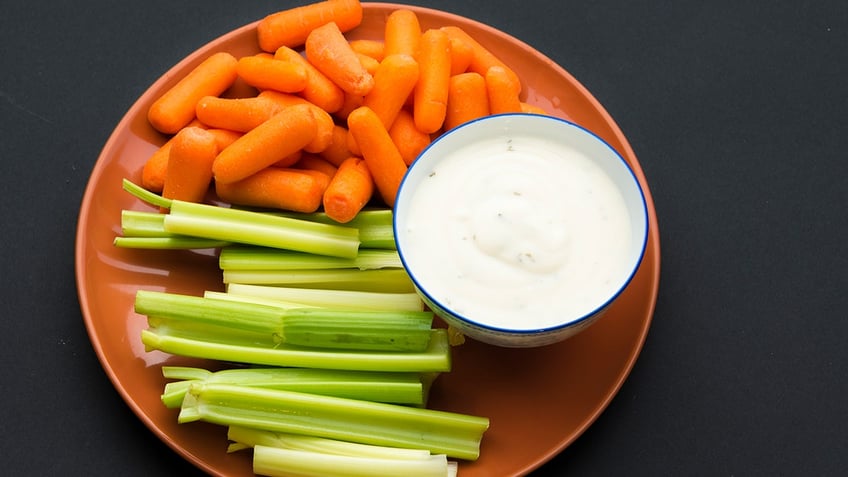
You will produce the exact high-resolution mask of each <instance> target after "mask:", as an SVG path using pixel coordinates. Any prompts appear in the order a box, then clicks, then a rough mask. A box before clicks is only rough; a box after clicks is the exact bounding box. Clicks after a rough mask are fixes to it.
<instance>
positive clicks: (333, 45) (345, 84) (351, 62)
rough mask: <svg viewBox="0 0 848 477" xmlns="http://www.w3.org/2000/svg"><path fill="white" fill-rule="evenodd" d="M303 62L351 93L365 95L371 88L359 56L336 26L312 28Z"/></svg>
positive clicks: (369, 76)
mask: <svg viewBox="0 0 848 477" xmlns="http://www.w3.org/2000/svg"><path fill="white" fill-rule="evenodd" d="M306 59H307V60H309V62H310V63H312V64H313V65H314V66H315V67H316V68H318V70H319V71H321V72H322V73H324V74H325V75H327V77H328V78H330V79H331V80H333V82H334V83H336V84H337V85H338V86H339V87H340V88H341V89H343V90H344V91H345V92H347V93H350V94H356V95H365V94H367V93H368V92H369V91H371V88H372V87H374V77H373V76H371V74H370V73H368V71H366V70H365V67H364V66H362V63H361V62H360V61H359V56H357V54H356V52H355V51H353V48H351V47H350V43H348V41H347V39H346V38H345V37H344V35H343V34H342V32H341V30H339V27H338V25H336V24H335V23H327V24H326V25H323V26H320V27H318V28H315V29H314V30H312V31H311V32H310V33H309V36H308V37H307V38H306Z"/></svg>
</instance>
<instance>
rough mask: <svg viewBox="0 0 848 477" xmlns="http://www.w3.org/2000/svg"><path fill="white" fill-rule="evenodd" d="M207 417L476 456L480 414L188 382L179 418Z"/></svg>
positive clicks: (484, 424)
mask: <svg viewBox="0 0 848 477" xmlns="http://www.w3.org/2000/svg"><path fill="white" fill-rule="evenodd" d="M193 421H206V422H211V423H214V424H220V425H225V426H244V427H252V428H256V429H262V430H267V431H274V432H289V433H292V434H305V435H313V436H316V437H325V438H329V439H338V440H343V441H349V442H358V443H361V444H372V445H382V446H389V447H401V448H409V449H426V450H428V451H430V452H431V453H433V454H445V455H447V456H449V457H455V458H460V459H467V460H475V459H477V457H478V456H479V452H480V441H481V439H482V437H483V433H484V432H485V431H486V430H487V429H488V427H489V420H488V419H487V418H485V417H478V416H471V415H466V414H460V413H453V412H447V411H440V410H434V409H426V408H415V407H408V406H400V405H396V404H385V403H376V402H369V401H362V400H356V399H345V398H337V397H330V396H318V395H315V394H309V393H299V392H292V391H280V390H271V389H258V388H249V387H244V386H232V385H227V384H213V383H195V384H192V385H191V387H190V388H189V390H188V392H187V393H186V395H185V398H184V399H183V405H182V407H181V409H180V414H179V417H178V422H180V423H187V422H193Z"/></svg>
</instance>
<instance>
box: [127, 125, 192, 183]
mask: <svg viewBox="0 0 848 477" xmlns="http://www.w3.org/2000/svg"><path fill="white" fill-rule="evenodd" d="M193 126H196V127H205V126H204V125H203V123H201V122H200V121H198V120H197V119H194V120H192V121H191V122H190V123H189V124H188V125H187V126H186V127H193ZM174 137H175V136H171V137H170V138H168V140H167V141H165V144H162V145H161V146H160V147H159V149H157V150H156V151H154V152H153V154H151V155H150V157H148V158H147V160H146V161H145V162H144V166H143V167H142V169H141V186H142V187H144V188H145V189H147V190H149V191H151V192H156V193H157V194H158V193H161V192H162V189H163V188H164V187H165V176H166V175H168V155H169V154H170V153H171V144H173V142H174Z"/></svg>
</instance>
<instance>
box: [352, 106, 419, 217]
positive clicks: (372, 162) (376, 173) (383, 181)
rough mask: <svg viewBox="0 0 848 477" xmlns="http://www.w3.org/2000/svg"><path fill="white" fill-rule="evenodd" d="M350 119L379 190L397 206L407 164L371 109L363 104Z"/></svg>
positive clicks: (384, 197)
mask: <svg viewBox="0 0 848 477" xmlns="http://www.w3.org/2000/svg"><path fill="white" fill-rule="evenodd" d="M347 122H348V129H349V130H350V132H351V134H352V136H353V138H354V140H355V141H356V144H357V145H358V146H359V148H360V150H361V151H362V157H363V159H365V162H366V163H367V164H368V169H369V170H370V171H371V177H372V178H373V179H374V185H375V186H376V188H377V191H378V192H379V193H380V196H381V197H382V199H383V201H384V202H385V203H386V205H388V206H389V207H393V206H394V203H395V196H396V195H397V191H398V188H399V187H400V183H401V181H402V180H403V176H404V174H406V163H404V162H403V158H402V157H401V155H400V152H398V150H397V147H396V146H395V144H394V143H393V142H392V138H391V136H389V132H388V131H387V130H386V128H385V126H383V123H382V121H380V118H379V117H378V116H377V114H376V113H374V111H372V110H371V108H369V107H367V106H362V107H360V108H357V109H355V110H354V111H353V112H351V113H350V115H349V116H348V118H347Z"/></svg>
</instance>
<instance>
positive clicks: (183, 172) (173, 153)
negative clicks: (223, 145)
mask: <svg viewBox="0 0 848 477" xmlns="http://www.w3.org/2000/svg"><path fill="white" fill-rule="evenodd" d="M217 154H218V144H217V141H216V139H215V135H214V134H212V133H210V132H209V131H206V130H205V129H203V128H199V127H187V128H183V129H181V130H180V132H178V133H177V135H176V136H174V141H173V142H172V143H171V150H170V152H169V154H168V173H167V175H166V176H165V185H164V187H163V189H162V196H163V197H166V198H168V199H178V200H183V201H186V202H203V199H204V197H206V192H207V191H208V190H209V185H210V184H211V183H212V162H213V161H214V160H215V156H217Z"/></svg>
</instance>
